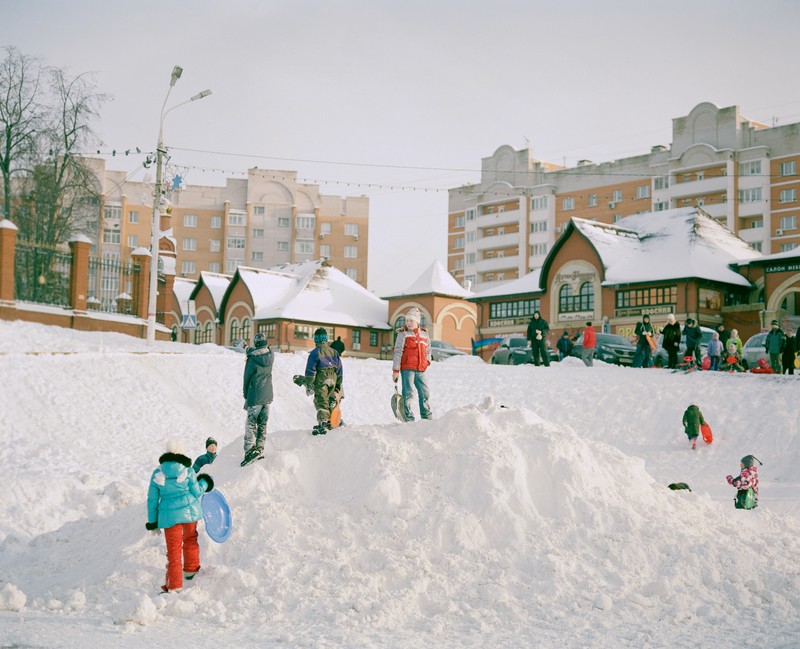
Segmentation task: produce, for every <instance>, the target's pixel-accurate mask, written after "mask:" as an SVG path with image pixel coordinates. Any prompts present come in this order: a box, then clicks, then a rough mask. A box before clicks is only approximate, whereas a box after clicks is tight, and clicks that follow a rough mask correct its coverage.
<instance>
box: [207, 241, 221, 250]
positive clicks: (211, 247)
mask: <svg viewBox="0 0 800 649" xmlns="http://www.w3.org/2000/svg"><path fill="white" fill-rule="evenodd" d="M208 249H209V251H210V252H219V239H209V240H208Z"/></svg>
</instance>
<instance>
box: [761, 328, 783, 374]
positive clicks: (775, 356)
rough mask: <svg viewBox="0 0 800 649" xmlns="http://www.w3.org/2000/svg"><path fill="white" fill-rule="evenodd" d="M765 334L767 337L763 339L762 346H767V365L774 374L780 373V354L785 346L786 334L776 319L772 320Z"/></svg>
mask: <svg viewBox="0 0 800 649" xmlns="http://www.w3.org/2000/svg"><path fill="white" fill-rule="evenodd" d="M770 326H771V327H772V329H770V331H769V333H768V334H767V339H766V340H765V341H764V346H765V347H766V348H767V354H769V365H770V367H771V368H772V371H773V372H775V374H780V373H781V354H782V353H783V350H784V347H785V346H786V336H784V334H783V330H782V329H781V326H780V325H779V324H778V321H777V320H773V321H772V323H771V325H770Z"/></svg>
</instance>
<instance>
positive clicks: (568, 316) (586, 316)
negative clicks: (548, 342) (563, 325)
mask: <svg viewBox="0 0 800 649" xmlns="http://www.w3.org/2000/svg"><path fill="white" fill-rule="evenodd" d="M593 316H594V311H582V312H580V313H559V314H558V321H559V322H577V321H582V322H587V321H589V320H591V319H592V317H593Z"/></svg>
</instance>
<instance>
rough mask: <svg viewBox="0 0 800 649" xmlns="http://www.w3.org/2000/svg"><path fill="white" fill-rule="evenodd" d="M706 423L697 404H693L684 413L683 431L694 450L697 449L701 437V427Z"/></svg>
mask: <svg viewBox="0 0 800 649" xmlns="http://www.w3.org/2000/svg"><path fill="white" fill-rule="evenodd" d="M705 423H706V420H705V419H704V418H703V413H702V412H700V408H698V407H697V406H696V405H695V404H691V405H690V406H689V407H688V408H687V409H686V412H684V413H683V430H684V432H685V433H686V437H688V438H689V441H690V442H691V444H692V450H693V451H694V450H696V449H697V438H698V437H699V436H700V426H702V425H703V424H705Z"/></svg>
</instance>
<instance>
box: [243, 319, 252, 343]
mask: <svg viewBox="0 0 800 649" xmlns="http://www.w3.org/2000/svg"><path fill="white" fill-rule="evenodd" d="M241 333H242V335H241V338H242V339H243V340H246V341H247V342H248V343H249V342H252V341H251V340H250V320H248V319H247V318H244V319H243V320H242V332H241Z"/></svg>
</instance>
